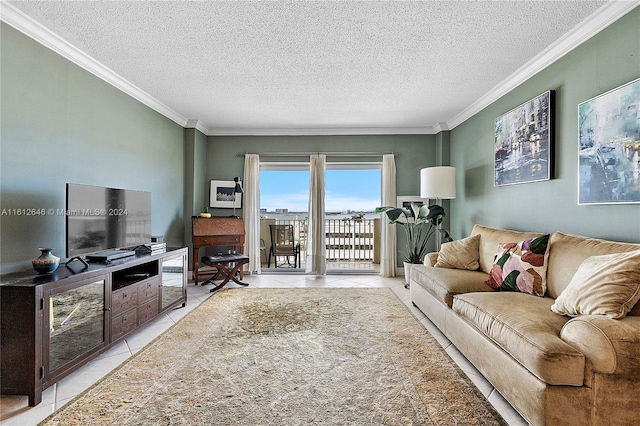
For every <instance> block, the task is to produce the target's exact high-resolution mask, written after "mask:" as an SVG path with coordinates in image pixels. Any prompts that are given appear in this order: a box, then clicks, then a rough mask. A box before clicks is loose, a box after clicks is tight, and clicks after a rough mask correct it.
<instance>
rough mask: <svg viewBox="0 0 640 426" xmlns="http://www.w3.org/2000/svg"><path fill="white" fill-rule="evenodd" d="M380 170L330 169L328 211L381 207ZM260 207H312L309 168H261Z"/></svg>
mask: <svg viewBox="0 0 640 426" xmlns="http://www.w3.org/2000/svg"><path fill="white" fill-rule="evenodd" d="M380 185H381V176H380V170H379V169H377V170H327V171H326V175H325V194H326V195H325V211H326V212H345V211H347V210H351V211H364V212H366V211H373V210H374V209H375V208H376V207H378V206H380V198H381V197H380V191H381V189H380ZM260 208H263V209H264V208H266V209H267V211H274V210H275V209H289V211H291V212H306V211H307V210H308V209H309V171H308V170H305V171H261V172H260Z"/></svg>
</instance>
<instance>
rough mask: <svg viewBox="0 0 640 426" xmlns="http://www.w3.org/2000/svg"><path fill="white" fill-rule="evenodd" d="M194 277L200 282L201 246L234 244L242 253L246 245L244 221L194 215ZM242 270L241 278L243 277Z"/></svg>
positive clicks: (237, 250)
mask: <svg viewBox="0 0 640 426" xmlns="http://www.w3.org/2000/svg"><path fill="white" fill-rule="evenodd" d="M191 220H192V224H191V227H192V234H193V240H192V247H193V269H192V270H193V279H194V281H195V283H196V285H197V284H198V275H199V272H200V271H199V264H200V248H202V247H211V246H233V247H234V248H235V250H236V252H237V253H242V250H243V246H244V221H243V220H242V219H241V218H238V217H217V216H214V217H211V218H203V217H192V218H191ZM242 275H243V274H242V271H240V278H242Z"/></svg>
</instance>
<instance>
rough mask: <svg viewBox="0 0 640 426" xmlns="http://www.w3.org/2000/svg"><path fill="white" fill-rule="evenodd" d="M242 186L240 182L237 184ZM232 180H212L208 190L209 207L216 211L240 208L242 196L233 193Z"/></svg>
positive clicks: (233, 183)
mask: <svg viewBox="0 0 640 426" xmlns="http://www.w3.org/2000/svg"><path fill="white" fill-rule="evenodd" d="M239 183H240V186H242V181H240V182H239ZM235 186H236V183H235V182H234V181H232V180H212V181H211V187H210V190H209V207H213V208H218V209H233V208H236V209H240V208H242V194H241V193H235V192H234V190H233V189H234V188H235Z"/></svg>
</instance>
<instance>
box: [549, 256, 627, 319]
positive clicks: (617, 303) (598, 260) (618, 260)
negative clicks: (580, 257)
mask: <svg viewBox="0 0 640 426" xmlns="http://www.w3.org/2000/svg"><path fill="white" fill-rule="evenodd" d="M638 300H640V250H636V251H632V252H626V253H614V254H607V255H604V256H592V257H589V258H587V259H585V260H584V262H582V264H581V265H580V267H579V268H578V270H577V271H576V273H575V275H574V276H573V278H572V279H571V282H570V283H569V285H568V286H567V288H565V289H564V291H563V292H562V293H560V296H558V298H557V299H556V301H555V303H554V304H553V305H551V310H552V311H553V312H555V313H556V314H560V315H569V316H578V315H606V316H608V317H609V318H614V319H617V318H623V317H624V316H625V315H627V313H628V312H629V311H630V310H631V308H633V306H634V305H635V304H636V302H638Z"/></svg>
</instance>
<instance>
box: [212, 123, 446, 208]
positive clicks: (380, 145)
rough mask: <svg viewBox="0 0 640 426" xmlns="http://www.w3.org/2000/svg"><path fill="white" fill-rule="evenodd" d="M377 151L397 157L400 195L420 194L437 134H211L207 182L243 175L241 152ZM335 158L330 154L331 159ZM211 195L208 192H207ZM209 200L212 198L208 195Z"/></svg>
mask: <svg viewBox="0 0 640 426" xmlns="http://www.w3.org/2000/svg"><path fill="white" fill-rule="evenodd" d="M277 152H288V153H295V152H306V153H309V152H321V153H322V152H374V153H391V152H393V153H394V154H395V157H396V181H397V186H396V189H397V190H396V193H397V195H407V196H408V195H416V196H417V195H420V169H421V168H423V167H429V166H433V165H435V164H436V139H435V135H371V136H229V137H223V136H210V137H209V145H208V149H207V182H208V180H210V179H220V180H228V179H233V177H234V176H240V178H242V175H243V171H244V156H242V155H238V153H242V154H243V153H251V154H262V153H277ZM305 159H306V161H308V159H309V157H308V156H307V157H300V158H298V157H287V158H273V157H270V158H266V159H265V161H276V160H285V161H287V160H290V161H295V160H299V161H303V160H305ZM331 160H332V158H331V157H328V158H327V161H331ZM333 160H334V161H346V160H354V161H365V162H366V161H382V157H360V158H350V157H346V158H345V157H335V158H333ZM207 194H208V192H207ZM207 200H208V197H207Z"/></svg>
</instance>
